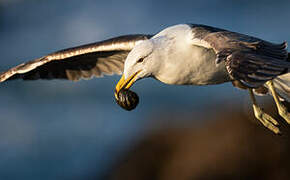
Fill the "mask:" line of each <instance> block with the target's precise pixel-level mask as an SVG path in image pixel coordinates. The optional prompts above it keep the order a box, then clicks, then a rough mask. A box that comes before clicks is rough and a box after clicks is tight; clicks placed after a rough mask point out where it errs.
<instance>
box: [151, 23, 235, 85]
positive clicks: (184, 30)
mask: <svg viewBox="0 0 290 180" xmlns="http://www.w3.org/2000/svg"><path fill="white" fill-rule="evenodd" d="M165 34H166V36H164V35H165ZM151 42H152V43H153V45H154V46H155V47H156V48H154V50H155V53H156V54H157V55H156V56H158V57H157V58H159V62H160V63H162V62H164V61H166V63H162V65H160V66H159V68H158V72H156V74H153V75H154V77H155V78H156V79H158V80H159V81H161V82H163V83H166V84H176V85H209V84H219V83H224V82H227V81H230V77H229V74H228V73H227V70H226V68H225V64H224V62H222V63H220V64H216V63H215V59H216V55H215V52H214V50H212V49H209V48H207V47H204V46H202V45H199V44H197V45H193V43H194V42H195V40H194V33H193V31H192V28H191V27H190V26H188V25H179V26H173V27H171V28H167V29H165V30H164V31H161V32H160V33H158V34H157V35H155V36H154V37H153V38H151ZM151 66H156V65H151ZM176 66H178V67H179V68H175V67H176Z"/></svg>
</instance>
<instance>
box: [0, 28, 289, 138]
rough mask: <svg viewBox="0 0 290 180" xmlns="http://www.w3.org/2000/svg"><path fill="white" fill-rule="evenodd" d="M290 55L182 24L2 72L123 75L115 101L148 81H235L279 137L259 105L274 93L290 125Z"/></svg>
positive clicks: (277, 47) (282, 47)
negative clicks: (260, 96)
mask: <svg viewBox="0 0 290 180" xmlns="http://www.w3.org/2000/svg"><path fill="white" fill-rule="evenodd" d="M289 69H290V55H289V53H288V51H287V44H286V42H284V43H281V44H274V43H271V42H268V41H264V40H262V39H259V38H255V37H252V36H248V35H244V34H240V33H236V32H231V31H227V30H224V29H219V28H215V27H210V26H206V25H199V24H179V25H174V26H171V27H168V28H166V29H164V30H162V31H161V32H159V33H157V34H155V35H145V34H139V35H126V36H120V37H116V38H112V39H108V40H105V41H100V42H96V43H92V44H87V45H83V46H78V47H74V48H69V49H65V50H61V51H58V52H55V53H51V54H48V55H46V56H43V57H41V58H38V59H35V60H32V61H29V62H26V63H23V64H20V65H18V66H16V67H13V68H11V69H9V70H7V71H6V72H3V73H1V74H0V82H4V81H6V80H13V79H24V80H36V79H68V80H73V81H77V80H80V79H89V78H91V77H94V76H95V77H100V76H103V75H112V74H121V73H123V75H122V77H121V79H120V81H119V82H118V84H117V85H116V89H115V97H116V99H117V100H118V99H119V98H120V96H119V93H120V92H121V91H123V90H128V89H129V88H130V87H131V86H132V84H133V83H134V82H135V81H137V80H139V79H142V78H147V77H153V78H155V79H157V80H159V81H161V82H163V83H166V84H176V85H212V84H220V83H225V82H232V84H233V85H234V86H235V87H238V88H242V89H247V90H248V91H249V94H250V97H251V100H252V103H253V110H254V114H255V117H256V118H257V119H258V120H259V121H260V122H261V123H262V124H263V125H264V126H266V127H267V128H269V129H270V130H272V131H273V132H274V133H280V130H279V128H278V122H277V121H276V120H275V119H274V118H272V117H271V116H269V115H268V114H266V113H265V112H263V110H262V109H261V108H260V107H259V106H258V104H257V102H256V99H255V95H254V93H256V94H267V93H268V92H269V94H271V95H272V96H273V98H274V100H275V103H276V106H277V108H278V112H279V114H280V116H281V117H283V118H284V119H285V120H286V121H287V122H288V123H289V124H290V113H289V112H288V111H287V108H286V107H285V106H284V105H283V104H282V103H281V99H283V100H286V101H288V102H290V73H289Z"/></svg>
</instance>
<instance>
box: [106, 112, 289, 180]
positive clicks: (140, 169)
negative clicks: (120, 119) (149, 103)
mask: <svg viewBox="0 0 290 180" xmlns="http://www.w3.org/2000/svg"><path fill="white" fill-rule="evenodd" d="M229 109H230V108H229ZM231 109H232V108H231ZM273 109H275V108H274V107H273V106H272V107H268V108H266V110H267V111H270V112H271V110H273ZM217 112H219V113H216V118H213V120H210V121H208V122H207V123H205V124H203V125H202V126H200V127H196V124H192V126H188V127H187V128H181V129H173V128H166V129H161V130H158V131H157V132H155V133H153V134H151V135H149V136H148V137H146V138H145V139H144V140H143V141H141V143H140V144H139V145H137V146H136V147H135V148H133V149H132V150H131V151H130V152H128V153H127V155H126V157H125V158H123V160H121V161H120V162H119V163H117V164H116V165H115V168H114V169H113V171H112V172H111V173H109V175H108V177H106V178H105V179H112V180H143V179H144V180H188V179H285V180H286V179H290V155H289V153H290V148H289V147H290V140H289V132H290V131H289V130H290V128H289V125H287V124H285V123H284V122H283V121H280V123H281V130H282V131H283V135H282V136H277V135H274V134H272V132H270V131H269V130H267V129H265V128H264V127H262V126H261V125H260V124H259V123H258V122H254V121H253V119H254V117H253V116H248V117H247V115H245V113H243V112H240V111H238V110H236V111H235V110H232V111H231V112H229V111H227V109H223V110H220V111H217ZM273 113H274V114H275V112H272V114H273ZM167 118H168V117H167ZM183 118H189V119H194V116H191V115H189V116H188V117H183ZM276 118H277V116H276ZM194 120H195V119H194ZM280 120H281V119H280ZM253 122H254V123H253Z"/></svg>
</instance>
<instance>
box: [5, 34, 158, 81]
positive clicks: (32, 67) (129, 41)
mask: <svg viewBox="0 0 290 180" xmlns="http://www.w3.org/2000/svg"><path fill="white" fill-rule="evenodd" d="M151 37H152V36H151V35H127V36H120V37H116V38H112V39H108V40H105V41H101V42H96V43H92V44H88V45H83V46H78V47H74V48H69V49H65V50H61V51H58V52H55V53H52V54H49V55H47V56H44V57H41V58H39V59H35V60H32V61H29V62H26V63H23V64H20V65H18V66H16V67H13V68H11V69H9V70H7V71H6V72H3V73H0V82H3V81H5V80H12V79H24V80H36V79H68V80H73V81H77V80H79V79H81V78H84V79H87V78H91V77H93V76H96V77H99V76H102V75H104V74H105V75H112V74H121V73H122V72H123V66H124V61H125V59H126V57H127V55H128V53H129V52H130V51H131V50H132V49H133V47H134V46H135V44H136V43H139V42H141V41H144V40H146V39H149V38H151Z"/></svg>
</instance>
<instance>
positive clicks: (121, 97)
mask: <svg viewBox="0 0 290 180" xmlns="http://www.w3.org/2000/svg"><path fill="white" fill-rule="evenodd" d="M117 97H118V98H115V99H116V102H117V104H119V105H120V106H121V107H122V108H123V109H126V110H127V111H131V110H133V109H135V108H136V107H137V105H138V103H139V97H138V95H137V94H136V93H135V92H133V91H130V90H128V89H121V90H120V91H119V93H118V94H117Z"/></svg>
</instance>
